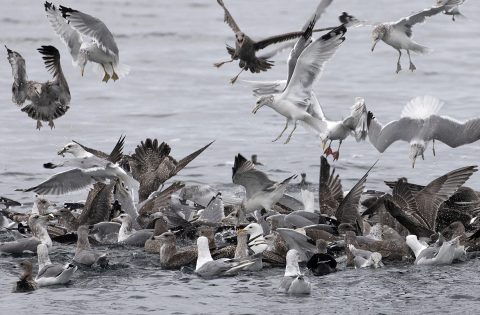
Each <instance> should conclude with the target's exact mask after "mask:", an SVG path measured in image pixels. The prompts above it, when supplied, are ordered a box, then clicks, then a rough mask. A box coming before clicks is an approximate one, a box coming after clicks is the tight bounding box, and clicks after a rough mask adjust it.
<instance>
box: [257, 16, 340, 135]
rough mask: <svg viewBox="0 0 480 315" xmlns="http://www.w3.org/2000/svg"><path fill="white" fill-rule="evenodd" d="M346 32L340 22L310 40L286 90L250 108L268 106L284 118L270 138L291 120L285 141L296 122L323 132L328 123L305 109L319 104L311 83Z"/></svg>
mask: <svg viewBox="0 0 480 315" xmlns="http://www.w3.org/2000/svg"><path fill="white" fill-rule="evenodd" d="M346 32H347V29H346V28H345V26H344V25H342V26H339V27H337V28H335V29H333V30H332V31H330V32H329V33H327V34H325V35H323V36H321V37H320V38H318V39H317V40H315V41H314V42H312V43H311V44H310V45H309V46H308V47H307V48H305V49H304V50H303V51H302V53H301V54H300V56H299V57H298V60H297V62H296V65H295V70H294V71H293V74H292V77H291V80H290V81H289V83H288V85H287V87H286V88H285V90H284V91H283V92H282V93H281V94H272V95H264V96H261V97H260V98H259V99H258V100H257V103H256V106H255V108H254V109H253V111H252V112H253V113H254V114H255V113H256V112H257V111H258V110H259V109H260V108H261V107H263V106H268V107H271V108H272V109H273V110H275V111H276V112H278V113H279V114H280V115H282V116H285V118H286V124H285V128H284V129H283V130H282V132H281V133H280V134H279V135H278V137H277V138H275V139H274V140H273V141H276V140H278V139H280V137H281V136H282V135H283V133H284V132H285V131H286V130H287V128H288V125H289V124H290V123H293V124H294V127H293V129H292V131H291V132H290V134H289V136H288V137H287V140H286V141H285V143H288V142H289V141H290V139H291V137H292V135H293V132H294V131H295V129H296V127H297V122H298V121H303V122H304V123H305V124H306V126H308V127H309V128H310V129H312V130H313V131H315V132H317V133H319V134H322V133H324V132H325V130H326V128H327V124H326V122H324V121H323V120H322V116H321V114H320V113H317V112H315V111H312V110H310V111H309V110H308V109H309V107H310V106H311V103H312V102H317V103H318V101H316V97H315V96H313V97H312V86H313V83H314V82H315V81H316V80H317V78H318V77H319V76H320V74H321V72H322V70H323V67H324V64H325V63H326V61H328V60H329V59H330V58H331V57H332V56H333V55H334V53H335V52H336V51H337V48H338V47H339V46H340V44H341V43H342V42H343V41H344V40H345V37H344V35H345V33H346ZM319 106H320V105H318V106H317V107H319ZM320 112H321V110H320Z"/></svg>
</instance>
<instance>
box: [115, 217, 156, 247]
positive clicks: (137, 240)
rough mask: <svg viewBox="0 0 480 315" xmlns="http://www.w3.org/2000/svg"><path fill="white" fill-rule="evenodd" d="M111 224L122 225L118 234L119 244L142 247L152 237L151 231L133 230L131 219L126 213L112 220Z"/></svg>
mask: <svg viewBox="0 0 480 315" xmlns="http://www.w3.org/2000/svg"><path fill="white" fill-rule="evenodd" d="M113 222H117V223H121V224H122V226H121V227H120V231H119V232H118V243H119V244H124V245H131V246H141V247H144V246H145V242H146V241H147V240H148V239H149V238H150V237H151V236H152V235H153V231H152V230H138V231H135V230H133V228H132V225H133V219H132V217H131V216H130V215H129V214H127V213H123V214H121V215H119V216H118V217H116V218H114V219H113Z"/></svg>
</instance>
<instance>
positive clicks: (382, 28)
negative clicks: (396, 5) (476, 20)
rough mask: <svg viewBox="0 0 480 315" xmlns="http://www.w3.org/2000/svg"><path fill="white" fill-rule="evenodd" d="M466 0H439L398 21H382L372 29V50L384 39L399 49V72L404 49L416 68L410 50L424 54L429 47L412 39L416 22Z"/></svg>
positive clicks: (411, 64) (412, 68)
mask: <svg viewBox="0 0 480 315" xmlns="http://www.w3.org/2000/svg"><path fill="white" fill-rule="evenodd" d="M464 1H465V0H443V1H441V2H440V1H439V2H438V3H437V4H436V5H435V6H433V7H431V8H428V9H425V10H423V11H420V12H418V13H415V14H412V15H410V16H407V17H404V18H401V19H400V20H398V21H396V22H386V23H381V24H379V25H377V26H375V28H374V29H373V31H372V40H373V45H372V51H373V50H374V49H375V46H376V45H377V43H378V42H379V41H380V40H382V41H383V42H385V43H386V44H387V45H390V46H392V47H393V48H395V49H396V50H397V51H398V61H397V73H398V72H400V70H402V66H401V65H400V58H401V57H402V51H401V50H402V49H404V50H406V51H407V54H408V59H409V61H410V70H411V71H414V70H415V69H416V67H415V65H414V64H413V63H412V59H411V58H410V51H414V52H416V53H420V54H424V53H427V52H428V48H427V47H425V46H422V45H419V44H417V43H416V42H414V41H413V40H412V27H413V26H414V25H415V24H419V23H424V22H425V20H426V18H427V17H430V16H433V15H436V14H438V13H441V12H444V11H448V10H449V9H451V8H453V7H455V6H458V5H459V4H462V3H463V2H464Z"/></svg>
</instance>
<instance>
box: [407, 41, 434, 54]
mask: <svg viewBox="0 0 480 315" xmlns="http://www.w3.org/2000/svg"><path fill="white" fill-rule="evenodd" d="M408 49H409V50H411V51H414V52H416V53H417V54H422V55H427V54H430V53H431V52H432V51H433V50H432V49H430V48H428V47H426V46H422V45H420V44H417V43H411V44H410V45H409V47H408Z"/></svg>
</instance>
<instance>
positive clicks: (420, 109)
mask: <svg viewBox="0 0 480 315" xmlns="http://www.w3.org/2000/svg"><path fill="white" fill-rule="evenodd" d="M442 106H443V102H441V101H440V100H439V99H437V98H435V97H433V96H428V95H426V96H419V97H416V98H414V99H412V100H411V101H410V102H409V103H408V104H407V105H406V106H405V107H404V109H403V111H402V115H401V118H400V119H399V120H394V121H391V122H389V123H388V124H386V125H382V124H381V123H380V122H379V121H377V119H376V118H375V116H374V115H373V113H372V112H368V117H367V126H368V138H369V139H370V142H371V143H372V145H373V146H374V147H375V148H376V149H377V150H378V151H379V152H381V153H382V152H384V151H385V150H386V149H387V148H388V147H389V146H390V145H391V144H392V143H394V142H395V141H399V140H402V141H406V142H409V143H410V159H411V160H412V167H415V160H416V159H417V157H419V156H421V157H422V159H423V158H424V152H425V150H426V148H427V146H428V144H429V143H430V141H432V150H433V155H435V140H438V141H441V142H443V143H445V144H446V145H448V146H449V147H451V148H456V147H459V146H461V145H464V144H468V143H472V142H475V141H477V140H479V139H480V118H472V119H469V120H467V121H465V122H460V121H458V120H455V119H453V118H450V117H447V116H440V115H438V112H439V111H440V109H441V107H442Z"/></svg>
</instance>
